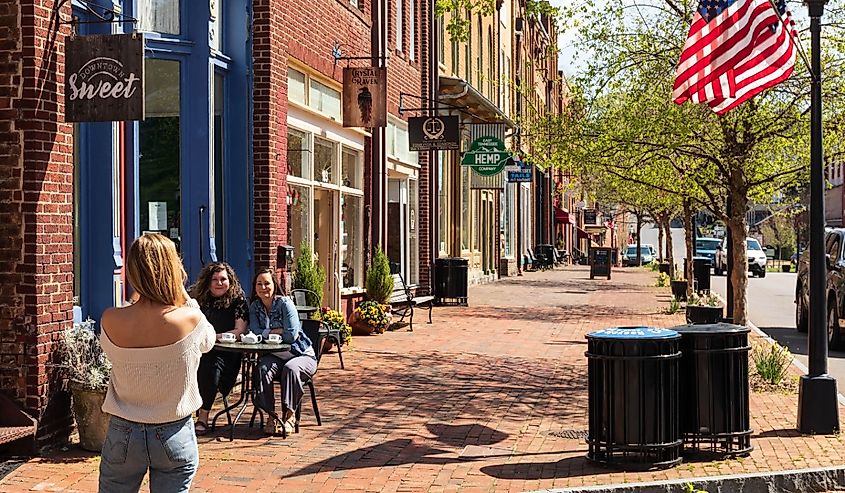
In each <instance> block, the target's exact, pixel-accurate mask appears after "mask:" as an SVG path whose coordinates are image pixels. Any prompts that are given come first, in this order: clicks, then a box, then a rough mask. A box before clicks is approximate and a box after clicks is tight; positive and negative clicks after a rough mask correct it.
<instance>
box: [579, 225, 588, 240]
mask: <svg viewBox="0 0 845 493" xmlns="http://www.w3.org/2000/svg"><path fill="white" fill-rule="evenodd" d="M575 233H576V234H575V236H576V237H577V238H578V239H579V240H588V239H590V233H587V232H586V231H584V230H583V229H581V228H579V227H578V226H575Z"/></svg>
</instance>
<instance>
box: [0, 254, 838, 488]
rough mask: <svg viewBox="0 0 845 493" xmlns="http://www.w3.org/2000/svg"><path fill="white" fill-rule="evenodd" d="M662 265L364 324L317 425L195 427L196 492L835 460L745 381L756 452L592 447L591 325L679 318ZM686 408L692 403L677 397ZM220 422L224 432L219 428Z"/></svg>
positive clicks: (733, 468)
mask: <svg viewBox="0 0 845 493" xmlns="http://www.w3.org/2000/svg"><path fill="white" fill-rule="evenodd" d="M655 277H656V276H655V274H654V273H652V272H647V271H645V270H642V269H624V270H614V272H613V280H611V281H607V280H595V281H590V280H589V276H588V275H587V270H586V268H585V267H568V268H566V269H565V270H561V269H558V270H555V271H552V272H542V273H527V274H526V275H525V276H524V277H521V278H511V279H505V280H501V281H499V282H496V283H492V284H488V285H484V286H477V287H473V288H471V289H470V303H471V306H470V307H463V308H458V307H442V308H435V311H434V324H432V325H427V324H425V323H424V320H425V316H424V315H419V316H418V321H419V323H418V324H415V330H414V332H408V331H407V330H405V329H401V330H399V331H396V332H389V333H386V334H383V335H379V336H370V337H356V338H354V340H353V345H352V347H351V348H350V349H349V350H348V351H346V352H345V354H344V359H345V362H346V368H347V369H346V370H340V368H339V364H338V361H337V357H336V355H335V354H328V355H325V356H324V359H323V360H322V362H321V367H320V372H319V375H318V377H317V379H316V386H317V390H318V399H319V404H320V411H321V414H322V417H323V426H322V427H317V426H316V423H315V420H314V417H313V413H312V411H311V408H310V405H309V404H307V403H305V404H304V405H303V426H302V430H301V433H300V434H298V435H294V436H293V437H291V438H288V439H287V440H282V439H281V438H266V437H264V436H263V435H261V434H259V433H257V432H253V431H250V430H248V429H247V428H246V427H245V426H241V427H240V428H239V429H238V431H237V432H236V438H235V441H234V442H228V441H221V440H218V439H216V438H215V437H209V436H206V437H201V438H200V456H201V458H202V460H201V465H200V469H199V473H198V475H197V478H196V481H195V482H194V491H197V492H247V491H248V492H255V493H258V492H270V491H280V490H286V491H297V492H299V491H302V492H363V491H373V492H382V491H385V492H392V491H431V492H447V491H461V492H475V491H515V492H516V491H530V490H537V489H546V488H558V487H570V486H580V485H597V484H614V483H622V482H635V481H652V480H659V479H676V478H692V477H699V476H709V475H722V474H733V473H752V472H763V471H775V470H788V469H800V468H807V467H821V466H831V465H839V464H842V463H843V454H845V447H843V445H845V443H843V442H845V439H843V438H840V437H837V436H822V437H804V436H800V435H798V434H797V433H796V432H795V431H794V427H795V422H796V405H797V396H795V395H781V394H757V393H754V394H752V397H751V415H752V427H753V429H754V430H755V431H754V435H753V441H752V444H753V445H754V451H753V453H752V454H751V456H750V457H747V458H744V459H737V460H724V461H716V462H685V463H683V464H682V465H680V466H678V467H676V468H674V469H670V470H666V471H657V472H643V473H623V472H616V471H613V470H608V469H602V468H599V467H596V466H594V465H592V464H590V463H588V462H587V461H586V460H585V459H584V455H585V453H586V449H587V448H586V444H585V442H584V440H583V433H584V432H585V431H586V429H587V416H586V407H587V389H586V359H585V357H584V351H585V349H586V341H585V339H584V335H585V334H586V333H587V332H590V331H592V330H597V329H600V328H605V327H610V326H616V325H653V326H661V327H671V326H673V325H677V324H680V323H682V318H683V317H682V315H681V314H676V315H665V314H662V313H661V311H662V309H663V308H665V307H666V306H667V301H668V299H669V297H670V296H669V292H668V288H654V287H651V286H652V285H653V283H654V279H655ZM682 412H683V409H682ZM219 434H220V435H222V434H223V433H222V432H221V433H219ZM98 462H99V458H98V457H97V456H93V455H91V454H84V453H81V452H77V451H70V452H65V453H61V454H56V455H52V456H48V457H43V458H39V459H33V460H31V461H29V462H28V463H27V464H25V465H23V466H21V467H20V468H18V469H17V470H16V471H14V472H13V473H11V474H10V475H9V476H7V477H6V478H5V479H3V480H0V492H21V491H33V490H43V491H96V481H97V466H98Z"/></svg>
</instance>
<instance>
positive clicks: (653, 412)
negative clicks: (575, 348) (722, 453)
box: [586, 327, 682, 469]
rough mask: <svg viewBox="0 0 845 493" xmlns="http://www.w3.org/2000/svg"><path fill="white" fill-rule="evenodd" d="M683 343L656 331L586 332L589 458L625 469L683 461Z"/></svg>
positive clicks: (672, 334) (674, 335)
mask: <svg viewBox="0 0 845 493" xmlns="http://www.w3.org/2000/svg"><path fill="white" fill-rule="evenodd" d="M680 340H681V336H680V335H678V333H677V332H675V331H673V330H668V329H657V328H652V327H614V328H609V329H605V330H600V331H598V332H592V333H590V334H587V352H586V356H587V375H588V400H589V405H588V412H589V431H588V433H587V443H588V451H587V459H589V460H591V461H594V462H598V463H601V464H606V465H612V466H617V467H621V468H623V469H644V468H645V469H650V468H664V467H672V466H675V465H677V464H679V463H680V462H681V449H682V441H681V430H680V421H679V417H678V408H679V399H678V392H679V390H678V383H679V380H678V378H679V374H678V371H679V366H680V358H681V352H680Z"/></svg>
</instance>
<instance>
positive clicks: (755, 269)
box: [713, 238, 768, 277]
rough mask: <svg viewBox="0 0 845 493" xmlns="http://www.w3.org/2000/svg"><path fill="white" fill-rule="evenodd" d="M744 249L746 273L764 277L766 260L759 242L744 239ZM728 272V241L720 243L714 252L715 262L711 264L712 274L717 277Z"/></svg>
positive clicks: (752, 239)
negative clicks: (746, 258) (746, 259)
mask: <svg viewBox="0 0 845 493" xmlns="http://www.w3.org/2000/svg"><path fill="white" fill-rule="evenodd" d="M745 249H746V253H747V255H748V272H750V273H751V275H753V276H758V277H766V263H767V262H768V258H767V257H766V252H765V250H763V247H761V246H760V242H759V241H757V240H756V239H754V238H746V239H745ZM727 272H728V240H727V238H726V239H725V240H723V241H722V243H721V244H720V245H719V248H718V249H717V250H716V261H715V263H714V264H713V274H715V275H717V276H721V275H724V274H725V273H727Z"/></svg>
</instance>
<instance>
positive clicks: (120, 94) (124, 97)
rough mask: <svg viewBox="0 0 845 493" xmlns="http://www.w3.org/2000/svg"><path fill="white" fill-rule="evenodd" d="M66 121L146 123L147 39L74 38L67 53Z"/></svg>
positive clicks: (124, 36)
mask: <svg viewBox="0 0 845 493" xmlns="http://www.w3.org/2000/svg"><path fill="white" fill-rule="evenodd" d="M65 51H66V53H65V57H66V62H65V121H66V122H107V121H123V120H143V119H144V36H143V35H142V34H137V33H136V34H113V35H93V36H74V37H71V38H69V39H68V40H67V44H66V49H65Z"/></svg>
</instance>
